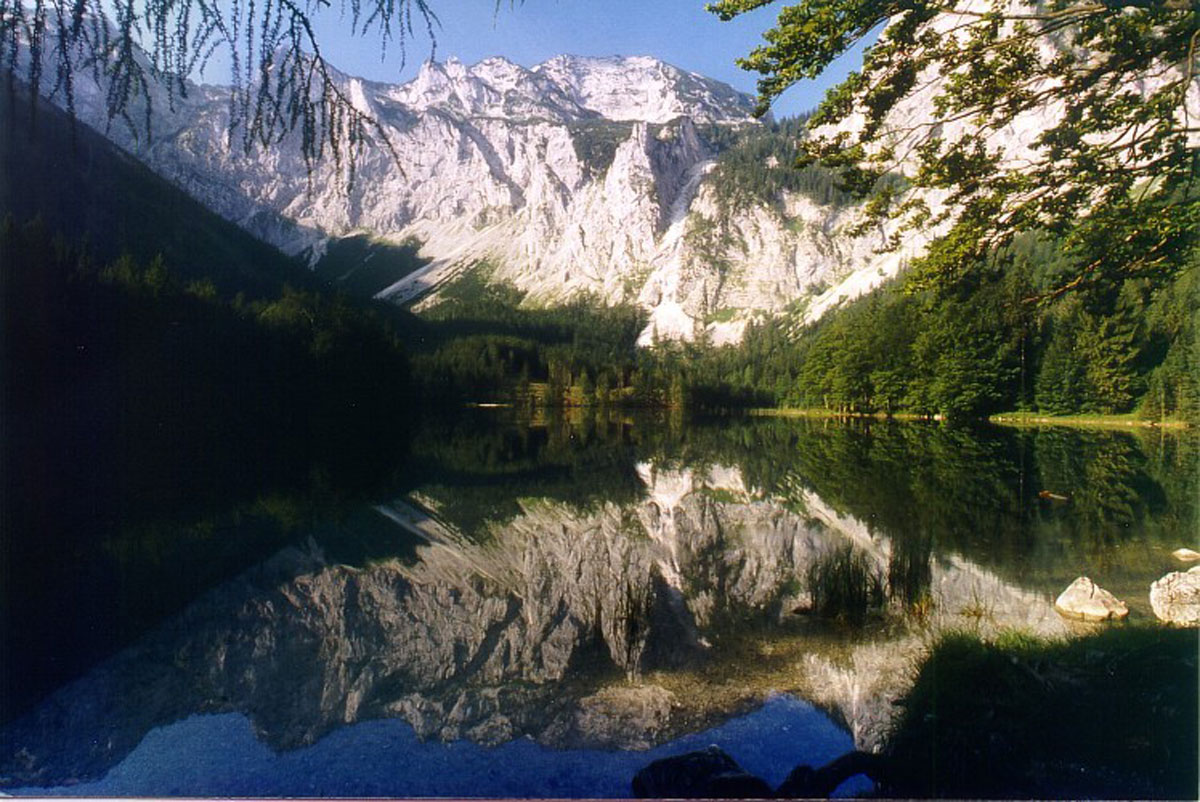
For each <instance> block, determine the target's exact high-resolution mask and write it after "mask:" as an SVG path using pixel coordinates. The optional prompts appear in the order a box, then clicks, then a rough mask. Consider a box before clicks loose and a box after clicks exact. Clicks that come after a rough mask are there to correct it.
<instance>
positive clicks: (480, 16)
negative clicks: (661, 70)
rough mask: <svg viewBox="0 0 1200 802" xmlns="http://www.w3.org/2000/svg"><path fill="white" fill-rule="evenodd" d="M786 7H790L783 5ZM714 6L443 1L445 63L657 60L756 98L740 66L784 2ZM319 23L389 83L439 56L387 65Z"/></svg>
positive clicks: (810, 91) (371, 49)
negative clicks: (745, 8)
mask: <svg viewBox="0 0 1200 802" xmlns="http://www.w3.org/2000/svg"><path fill="white" fill-rule="evenodd" d="M781 2H782V0H781ZM704 3H705V0H525V2H524V3H523V4H521V3H517V4H516V5H515V6H514V7H510V6H509V4H508V0H504V2H503V4H502V6H501V8H500V11H499V13H498V14H497V13H496V12H495V2H494V0H433V3H432V5H433V6H434V8H435V10H436V12H437V14H438V16H439V17H440V18H441V21H442V25H441V28H440V29H439V30H438V31H437V59H438V60H439V61H442V60H445V59H446V58H448V57H449V56H456V57H458V58H459V59H461V60H462V61H464V62H466V63H468V64H471V63H474V62H476V61H479V60H480V59H483V58H486V57H488V56H495V55H500V56H505V57H506V58H509V59H511V60H512V61H515V62H517V63H518V64H523V65H525V66H533V65H534V64H537V63H539V62H541V61H545V60H546V59H548V58H550V57H551V56H555V55H558V54H560V53H570V54H573V55H585V56H612V55H650V56H655V57H657V58H660V59H662V60H663V61H667V62H669V63H671V64H674V65H676V66H678V67H682V68H684V69H687V70H692V71H694V72H698V73H701V74H702V75H707V76H710V77H712V78H716V79H718V80H721V81H725V82H726V83H729V84H732V85H733V86H735V87H737V88H738V89H741V90H742V91H745V92H749V93H754V91H755V79H756V76H755V75H754V74H753V73H748V72H746V71H744V70H742V69H740V68H739V67H738V66H737V65H736V64H735V63H734V61H735V60H736V59H737V58H738V57H739V56H741V55H745V54H746V53H749V52H750V50H751V49H753V48H754V46H755V45H756V44H758V43H759V42H761V41H762V34H763V31H765V30H767V29H768V28H770V27H771V26H772V24H773V23H774V20H775V17H776V15H777V13H778V9H779V7H780V4H778V3H777V4H776V5H775V6H771V7H767V8H765V9H760V10H759V11H756V12H753V13H751V14H748V15H746V16H744V17H742V18H740V19H738V20H735V21H733V22H721V21H720V20H718V19H717V18H716V17H715V16H714V15H712V14H709V13H708V12H707V11H705V10H704ZM336 6H337V3H336V2H335V3H334V8H335V10H334V11H332V12H331V11H326V12H324V13H323V14H322V15H321V16H319V17H318V19H317V33H318V36H319V38H320V41H321V46H322V48H323V52H324V53H325V55H326V57H327V58H328V59H329V60H330V61H331V62H332V63H333V64H334V65H336V66H337V67H338V68H340V69H342V70H343V71H345V72H348V73H351V74H355V75H361V76H363V77H366V78H371V79H375V80H380V81H387V82H389V83H403V82H405V81H408V80H410V79H411V78H412V77H413V76H414V75H415V74H416V71H417V69H418V68H419V66H420V63H421V62H422V61H424V60H425V59H426V58H428V57H429V53H430V42H429V40H428V38H427V37H426V36H425V34H424V31H418V36H417V38H416V39H415V40H414V41H412V42H410V44H409V48H408V64H407V66H405V67H404V68H403V69H401V63H400V62H401V60H400V56H399V53H397V52H395V50H396V48H394V47H393V48H391V50H390V51H389V53H388V56H387V58H386V60H383V61H381V59H380V48H379V42H378V39H377V38H374V37H372V36H367V37H366V38H357V37H351V36H350V35H349V34H348V28H349V25H348V24H347V22H346V21H345V20H341V19H339V16H338V13H337V12H336ZM860 60H861V56H860V55H859V54H858V53H857V52H856V53H852V54H848V56H847V57H846V58H844V59H843V60H842V62H841V63H837V64H834V65H833V66H832V67H831V68H830V69H829V70H827V71H826V74H825V75H823V76H821V78H820V79H819V80H817V81H809V82H805V83H804V84H803V85H797V86H795V87H793V88H792V89H791V90H789V92H788V93H787V94H786V95H784V97H782V98H781V99H780V100H779V101H777V103H776V105H775V107H774V111H775V115H776V116H777V117H784V116H789V115H792V114H796V113H798V112H801V111H804V110H806V109H810V108H812V107H813V106H815V105H816V104H817V102H819V100H820V99H821V97H822V96H823V95H824V92H825V90H826V89H827V88H828V87H829V86H831V85H833V84H834V83H836V82H837V81H840V80H841V79H842V78H843V77H845V75H846V73H847V72H848V71H849V70H851V69H853V68H855V67H857V66H858V63H859V62H860Z"/></svg>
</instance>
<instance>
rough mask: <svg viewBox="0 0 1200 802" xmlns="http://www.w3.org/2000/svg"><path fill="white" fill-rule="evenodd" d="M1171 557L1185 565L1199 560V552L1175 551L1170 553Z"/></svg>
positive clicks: (1188, 550) (1189, 550)
mask: <svg viewBox="0 0 1200 802" xmlns="http://www.w3.org/2000/svg"><path fill="white" fill-rule="evenodd" d="M1171 556H1172V557H1174V558H1175V559H1176V560H1180V561H1182V562H1185V563H1194V562H1195V561H1196V560H1200V551H1192V550H1191V549H1175V551H1173V552H1171Z"/></svg>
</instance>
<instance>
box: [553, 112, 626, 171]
mask: <svg viewBox="0 0 1200 802" xmlns="http://www.w3.org/2000/svg"><path fill="white" fill-rule="evenodd" d="M568 130H569V131H570V132H571V144H572V145H574V146H575V155H576V156H577V157H578V158H579V160H580V161H581V162H583V164H584V166H585V167H587V169H588V172H589V173H590V174H591V175H593V176H598V175H604V173H606V172H607V171H608V168H609V167H611V166H612V163H613V159H614V158H615V157H616V155H617V148H618V147H619V146H620V145H621V143H622V142H624V141H626V140H627V139H629V135H630V134H631V133H632V131H633V124H632V123H627V122H614V121H611V120H589V121H584V122H575V123H571V124H570V125H569V126H568Z"/></svg>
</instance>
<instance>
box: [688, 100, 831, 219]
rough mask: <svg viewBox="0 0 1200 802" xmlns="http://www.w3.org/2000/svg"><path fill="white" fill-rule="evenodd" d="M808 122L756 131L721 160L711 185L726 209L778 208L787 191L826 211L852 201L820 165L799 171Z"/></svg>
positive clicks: (787, 122) (787, 121)
mask: <svg viewBox="0 0 1200 802" xmlns="http://www.w3.org/2000/svg"><path fill="white" fill-rule="evenodd" d="M806 120H807V117H793V118H788V119H785V120H782V121H780V122H779V123H776V124H774V125H771V126H769V127H768V126H764V127H762V128H756V129H751V130H750V131H748V132H746V133H745V134H743V135H742V136H740V137H739V138H738V139H737V140H736V141H734V142H733V143H732V144H731V145H730V146H729V147H727V148H726V149H725V150H723V151H722V152H721V154H720V156H718V157H717V166H716V168H715V169H714V170H713V172H712V174H711V175H710V176H709V178H708V181H709V185H710V186H711V187H712V189H713V192H714V193H715V195H716V197H717V198H718V199H719V200H720V202H721V203H722V204H724V205H725V206H726V207H727V208H732V209H742V208H750V207H754V206H768V207H778V206H779V204H780V201H781V196H782V194H783V193H784V192H788V193H792V194H799V195H803V196H805V197H807V198H809V199H811V200H812V201H813V202H814V203H818V204H821V205H824V206H843V205H846V204H847V203H850V202H851V201H852V200H853V199H852V197H851V196H850V195H848V194H847V193H845V192H842V191H841V190H839V189H838V187H837V177H836V175H835V174H834V173H833V172H831V171H829V170H826V169H824V168H822V167H819V166H817V165H809V166H806V167H798V166H797V161H798V160H799V158H800V141H801V140H802V139H803V137H804V126H805V123H806Z"/></svg>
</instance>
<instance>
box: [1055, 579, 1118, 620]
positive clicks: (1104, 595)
mask: <svg viewBox="0 0 1200 802" xmlns="http://www.w3.org/2000/svg"><path fill="white" fill-rule="evenodd" d="M1054 609H1056V610H1058V611H1059V612H1060V613H1062V614H1063V615H1065V616H1067V617H1068V618H1078V619H1082V620H1083V621H1111V620H1115V619H1120V618H1124V617H1125V616H1127V615H1129V607H1127V606H1126V604H1125V602H1123V601H1121V600H1120V599H1118V598H1117V597H1116V596H1114V595H1112V594H1111V593H1109V592H1108V591H1107V590H1105V589H1104V588H1102V587H1100V586H1099V585H1097V584H1096V583H1095V582H1093V581H1092V580H1090V579H1088V578H1087V577H1086V576H1081V577H1079V578H1078V579H1076V580H1075V581H1074V582H1072V583H1071V584H1070V585H1069V586H1067V589H1066V590H1064V591H1063V592H1062V593H1061V594H1059V597H1058V599H1056V600H1055V602H1054Z"/></svg>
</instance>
